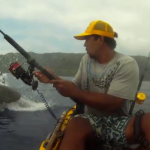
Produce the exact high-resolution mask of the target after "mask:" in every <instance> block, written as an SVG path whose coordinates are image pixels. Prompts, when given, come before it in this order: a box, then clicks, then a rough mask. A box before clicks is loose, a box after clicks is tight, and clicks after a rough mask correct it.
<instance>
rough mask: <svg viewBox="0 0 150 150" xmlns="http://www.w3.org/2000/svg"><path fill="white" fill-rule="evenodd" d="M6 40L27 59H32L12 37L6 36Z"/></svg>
mask: <svg viewBox="0 0 150 150" xmlns="http://www.w3.org/2000/svg"><path fill="white" fill-rule="evenodd" d="M4 38H5V39H6V40H7V41H8V42H9V43H10V44H11V45H12V46H13V47H14V48H15V49H17V50H18V51H19V52H20V53H21V54H22V55H23V56H24V57H25V58H26V59H29V58H30V55H29V54H28V53H27V52H26V51H25V50H24V49H23V48H22V47H21V46H20V45H19V44H17V43H16V42H15V41H14V40H13V39H12V38H11V37H10V36H8V35H6V34H4Z"/></svg>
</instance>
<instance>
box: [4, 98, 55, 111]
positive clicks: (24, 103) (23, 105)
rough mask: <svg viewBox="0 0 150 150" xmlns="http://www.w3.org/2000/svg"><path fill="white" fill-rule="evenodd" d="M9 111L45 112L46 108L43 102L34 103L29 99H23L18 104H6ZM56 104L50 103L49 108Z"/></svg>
mask: <svg viewBox="0 0 150 150" xmlns="http://www.w3.org/2000/svg"><path fill="white" fill-rule="evenodd" d="M5 105H6V107H7V108H8V109H9V110H13V111H39V110H45V109H46V106H45V104H44V103H43V102H34V101H31V100H29V99H25V98H21V99H20V100H19V101H17V102H12V103H8V104H5ZM53 105H54V103H53V104H52V103H50V104H49V106H50V107H53Z"/></svg>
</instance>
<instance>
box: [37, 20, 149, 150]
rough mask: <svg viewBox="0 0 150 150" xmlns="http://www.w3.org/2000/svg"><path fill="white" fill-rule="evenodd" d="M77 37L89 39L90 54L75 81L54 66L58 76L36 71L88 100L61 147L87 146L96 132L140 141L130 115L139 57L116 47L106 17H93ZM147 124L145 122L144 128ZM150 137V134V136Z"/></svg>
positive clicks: (80, 149) (110, 139)
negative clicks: (120, 50)
mask: <svg viewBox="0 0 150 150" xmlns="http://www.w3.org/2000/svg"><path fill="white" fill-rule="evenodd" d="M74 37H75V38H76V39H78V40H85V44H84V46H85V48H86V51H87V54H85V55H84V56H83V58H82V60H81V62H80V67H79V70H78V72H77V74H76V76H75V78H74V79H73V82H70V81H66V80H64V79H61V78H59V77H57V76H56V75H55V74H54V73H53V72H52V71H51V70H50V69H49V72H50V73H51V74H53V75H54V76H55V78H56V80H49V79H47V78H46V77H45V76H44V75H43V74H42V73H41V72H39V71H35V72H34V74H35V76H36V77H37V78H38V79H39V81H41V82H43V83H51V84H53V86H54V87H55V88H56V89H57V91H58V92H59V93H60V94H61V95H62V96H65V97H70V98H72V99H75V100H76V101H78V102H80V103H83V104H85V111H84V112H85V113H84V114H78V115H76V116H74V117H73V118H72V119H71V120H70V121H69V122H68V124H67V126H66V130H65V134H64V137H63V140H62V142H61V144H60V147H59V150H84V149H85V148H86V144H85V143H89V141H90V140H92V139H93V138H94V137H95V136H96V137H97V138H98V139H101V140H102V141H104V142H105V143H106V144H111V143H113V144H114V145H119V146H123V147H128V146H129V144H133V143H136V142H135V140H134V139H133V133H134V129H133V123H134V119H135V117H134V116H133V117H131V116H129V109H130V105H131V102H132V101H133V100H134V99H135V95H136V90H137V86H138V80H139V68H138V65H137V63H136V61H135V60H134V59H133V58H131V57H129V56H126V55H124V54H121V53H118V52H116V51H115V50H114V49H115V47H116V41H115V40H114V38H115V37H117V33H116V32H114V31H113V28H112V27H111V26H110V25H109V24H108V23H106V22H104V21H101V20H94V21H92V22H91V23H90V24H89V26H88V27H87V29H86V30H85V32H84V33H82V34H79V35H76V36H74ZM143 118H144V117H143ZM145 120H146V119H145ZM144 127H145V125H142V129H143V128H144ZM143 132H144V133H145V131H144V130H143ZM149 137H150V136H148V135H147V139H148V140H149V139H150V138H149Z"/></svg>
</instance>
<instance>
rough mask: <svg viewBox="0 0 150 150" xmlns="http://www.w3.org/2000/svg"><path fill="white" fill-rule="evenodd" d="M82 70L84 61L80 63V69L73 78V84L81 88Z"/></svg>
mask: <svg viewBox="0 0 150 150" xmlns="http://www.w3.org/2000/svg"><path fill="white" fill-rule="evenodd" d="M82 68H83V59H82V60H81V62H80V65H79V69H78V71H77V73H76V75H75V77H74V78H73V80H72V82H73V83H74V84H75V85H76V86H77V87H78V88H81V82H82Z"/></svg>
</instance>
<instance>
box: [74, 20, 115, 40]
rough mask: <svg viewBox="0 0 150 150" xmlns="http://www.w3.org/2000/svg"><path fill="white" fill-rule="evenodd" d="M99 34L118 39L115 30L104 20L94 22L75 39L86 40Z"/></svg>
mask: <svg viewBox="0 0 150 150" xmlns="http://www.w3.org/2000/svg"><path fill="white" fill-rule="evenodd" d="M92 34H97V35H101V36H106V37H110V38H115V37H117V33H116V32H114V31H113V28H112V27H111V26H110V25H109V24H108V23H107V22H104V21H102V20H94V21H92V22H91V23H90V24H89V26H88V27H87V29H86V30H85V32H84V33H81V34H78V35H75V36H74V38H75V39H77V40H85V36H88V35H92Z"/></svg>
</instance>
